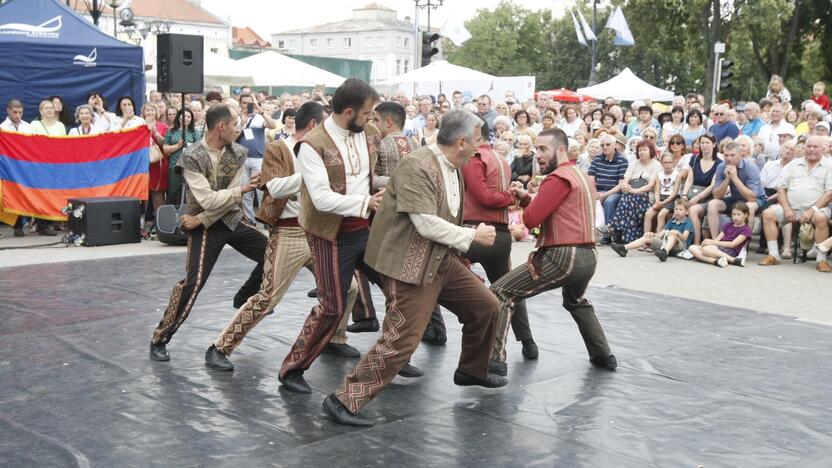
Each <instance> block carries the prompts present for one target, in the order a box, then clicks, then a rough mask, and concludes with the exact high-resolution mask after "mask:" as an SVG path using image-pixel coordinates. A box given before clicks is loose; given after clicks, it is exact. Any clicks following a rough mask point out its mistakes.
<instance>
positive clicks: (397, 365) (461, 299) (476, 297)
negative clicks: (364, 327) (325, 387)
mask: <svg viewBox="0 0 832 468" xmlns="http://www.w3.org/2000/svg"><path fill="white" fill-rule="evenodd" d="M382 282H383V287H384V295H385V297H386V299H387V303H386V306H387V307H386V308H387V312H386V314H385V316H384V324H383V325H382V335H381V337H380V338H379V339H378V341H377V342H376V344H375V345H374V346H373V348H372V349H370V350H369V351H368V352H367V354H365V355H364V357H363V358H362V359H361V362H359V363H358V366H356V368H355V369H354V370H353V371H352V372H351V373H350V374H349V375H348V376H347V377H346V378H345V379H344V382H343V383H342V384H341V386H340V387H338V389H337V390H336V391H335V396H336V397H337V398H338V399H339V400H340V401H341V403H343V404H344V406H346V407H347V408H348V409H349V410H350V411H351V412H352V413H357V412H358V411H359V410H361V408H362V407H363V406H364V405H366V404H367V403H369V402H370V401H371V400H372V399H373V398H375V397H376V395H378V394H379V393H380V392H381V391H382V390H383V389H384V387H385V386H386V385H387V384H388V383H390V381H391V380H393V377H395V376H396V374H398V372H399V370H401V368H402V367H403V366H404V365H405V363H407V362H408V361H409V359H410V355H411V354H413V351H415V350H416V347H417V346H418V345H419V341H420V340H421V338H422V333H423V332H424V330H425V325H427V323H428V320H430V316H431V312H432V311H433V308H434V306H435V305H436V304H437V303H439V305H441V306H442V307H445V308H446V309H448V310H450V311H451V312H452V313H454V314H455V315H456V316H457V318H458V319H459V321H460V322H461V323H462V352H461V354H460V356H459V366H458V367H459V369H460V370H462V371H463V372H465V373H467V374H469V375H473V376H476V377H480V378H485V377H486V375H487V373H488V356H489V352H490V350H491V346H492V344H493V343H494V337H495V335H496V332H497V322H496V316H497V307H498V302H497V298H496V297H494V295H493V294H491V292H490V291H489V290H488V288H487V287H486V286H485V285H484V284H482V281H480V280H479V278H477V276H476V275H474V273H472V272H471V270H469V269H468V268H467V267H466V266H465V265H463V264H462V262H461V261H460V260H459V259H458V258H456V257H453V256H451V255H446V256H445V258H444V259H443V260H442V263H441V264H440V265H439V270H438V272H437V275H436V279H435V280H433V282H431V283H426V284H422V285H414V284H408V283H404V282H401V281H398V280H395V279H392V278H389V277H385V276H382Z"/></svg>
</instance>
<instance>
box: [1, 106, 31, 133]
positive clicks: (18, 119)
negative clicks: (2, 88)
mask: <svg viewBox="0 0 832 468" xmlns="http://www.w3.org/2000/svg"><path fill="white" fill-rule="evenodd" d="M0 129H2V130H5V131H7V132H18V133H32V126H31V125H30V124H29V122H26V121H25V120H23V103H22V102H20V101H19V100H17V99H12V100H10V101H9V103H8V104H7V105H6V120H4V121H3V123H2V124H0Z"/></svg>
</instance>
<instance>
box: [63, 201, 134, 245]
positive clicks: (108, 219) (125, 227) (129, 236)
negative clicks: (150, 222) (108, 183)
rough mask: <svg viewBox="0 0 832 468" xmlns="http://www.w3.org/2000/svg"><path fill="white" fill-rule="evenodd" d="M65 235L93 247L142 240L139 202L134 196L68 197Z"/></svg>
mask: <svg viewBox="0 0 832 468" xmlns="http://www.w3.org/2000/svg"><path fill="white" fill-rule="evenodd" d="M67 211H68V216H69V234H70V236H73V237H75V238H76V239H78V242H77V243H76V245H79V244H80V245H86V246H87V247H93V246H96V245H113V244H129V243H137V242H141V240H142V233H141V227H140V226H139V224H140V223H141V214H142V204H141V202H140V201H139V200H138V199H136V198H129V197H102V198H75V199H71V200H69V206H68V207H67Z"/></svg>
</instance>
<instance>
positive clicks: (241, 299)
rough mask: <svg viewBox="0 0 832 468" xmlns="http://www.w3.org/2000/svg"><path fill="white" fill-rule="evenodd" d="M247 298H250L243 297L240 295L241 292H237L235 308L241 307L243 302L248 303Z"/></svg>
mask: <svg viewBox="0 0 832 468" xmlns="http://www.w3.org/2000/svg"><path fill="white" fill-rule="evenodd" d="M247 300H248V298H247V297H242V296H240V294H239V293H237V294H235V295H234V308H235V309H239V308H240V307H242V306H243V304H245V303H246V301H247Z"/></svg>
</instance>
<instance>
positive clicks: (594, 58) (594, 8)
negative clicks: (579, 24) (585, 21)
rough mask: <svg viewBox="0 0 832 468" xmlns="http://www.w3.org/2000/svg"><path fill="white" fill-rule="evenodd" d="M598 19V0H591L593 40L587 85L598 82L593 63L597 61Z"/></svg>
mask: <svg viewBox="0 0 832 468" xmlns="http://www.w3.org/2000/svg"><path fill="white" fill-rule="evenodd" d="M597 21H598V0H592V35H593V36H595V40H594V41H592V69H591V70H590V71H589V85H590V86H592V85H594V84H595V83H597V82H598V76H597V73H596V72H595V65H596V63H597V61H598V35H597V34H596V33H595V30H596V23H597Z"/></svg>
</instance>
